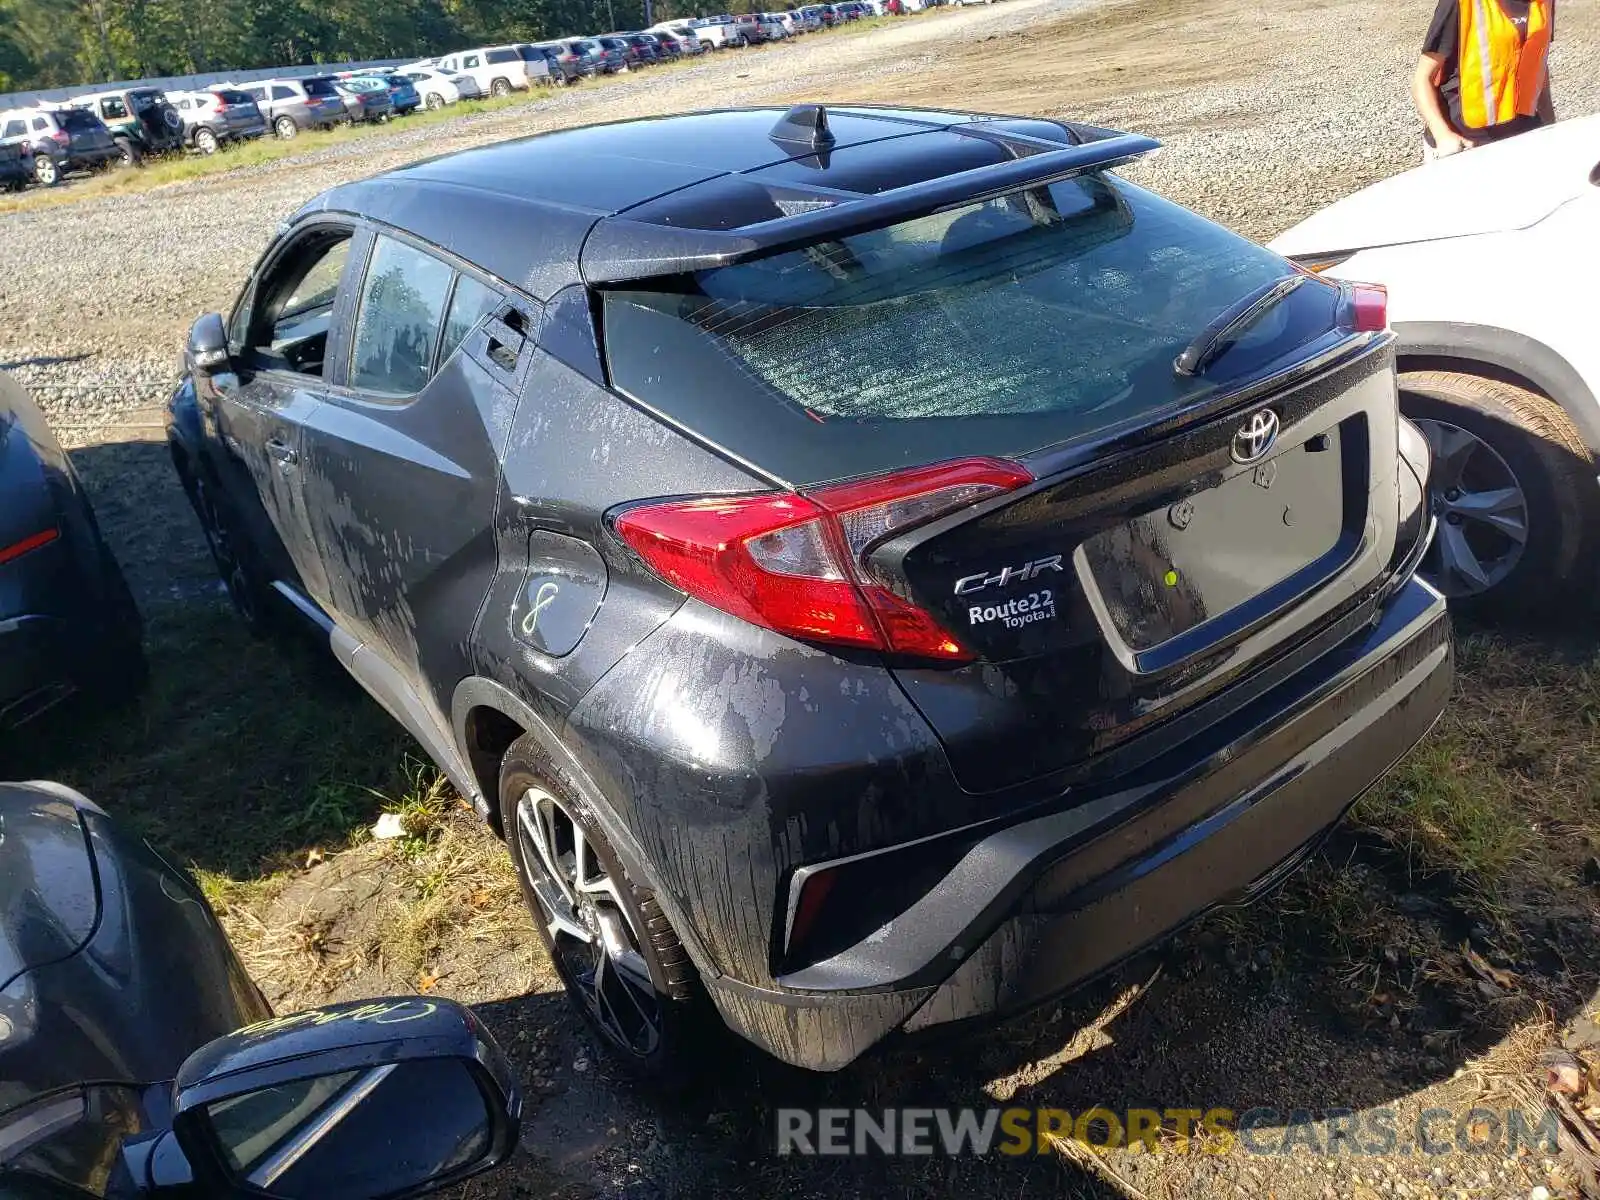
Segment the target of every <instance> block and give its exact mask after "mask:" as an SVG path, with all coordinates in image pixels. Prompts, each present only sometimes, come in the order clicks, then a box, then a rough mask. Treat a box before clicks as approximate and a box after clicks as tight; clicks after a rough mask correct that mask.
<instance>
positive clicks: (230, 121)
mask: <svg viewBox="0 0 1600 1200" xmlns="http://www.w3.org/2000/svg"><path fill="white" fill-rule="evenodd" d="M216 96H217V99H218V100H219V101H220V102H221V105H222V108H221V111H222V119H223V120H224V121H226V122H227V125H228V129H229V131H230V132H233V133H250V132H252V131H253V130H256V129H259V128H260V127H261V123H262V121H261V108H260V106H259V105H257V104H256V101H255V97H254V96H252V95H250V93H249V92H239V91H234V90H232V89H228V90H225V91H219V92H217V93H216Z"/></svg>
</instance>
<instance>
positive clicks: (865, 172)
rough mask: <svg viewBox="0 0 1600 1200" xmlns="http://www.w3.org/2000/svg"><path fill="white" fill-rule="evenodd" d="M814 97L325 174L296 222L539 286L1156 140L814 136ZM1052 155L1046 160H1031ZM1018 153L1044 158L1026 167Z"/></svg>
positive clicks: (677, 266) (1017, 124)
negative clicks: (356, 176) (402, 242)
mask: <svg viewBox="0 0 1600 1200" xmlns="http://www.w3.org/2000/svg"><path fill="white" fill-rule="evenodd" d="M817 112H818V110H817V109H816V108H814V107H808V106H802V107H801V108H796V109H793V110H786V109H783V108H778V107H774V108H744V109H728V110H719V111H712V112H700V113H688V114H681V115H676V116H665V117H654V118H646V119H642V120H632V121H620V122H614V123H611V124H604V125H590V126H581V127H577V128H570V129H563V130H557V131H554V132H550V133H543V134H537V135H534V136H532V137H526V138H521V139H517V140H513V141H507V142H500V143H497V144H494V145H490V146H483V147H478V148H475V149H470V150H463V151H460V152H458V153H455V154H450V155H446V156H443V157H440V158H434V159H429V160H425V161H423V162H419V163H413V164H410V165H408V166H403V167H399V168H396V169H395V170H392V171H388V172H385V173H383V174H381V175H377V176H374V177H373V178H370V179H366V180H361V181H359V182H355V183H348V184H344V185H341V186H339V187H335V188H332V189H330V190H329V191H327V192H324V193H323V194H322V195H320V196H318V197H317V198H316V199H314V200H313V201H311V203H310V204H308V205H307V206H306V207H305V208H304V209H302V210H301V211H300V213H299V214H297V215H296V218H295V220H297V221H298V220H303V219H305V218H307V217H309V216H312V215H314V214H318V213H330V212H338V213H350V214H355V215H359V216H364V217H368V218H371V219H373V220H375V221H379V222H382V223H385V224H389V225H392V226H395V227H396V228H399V229H401V230H405V231H408V232H410V233H412V234H413V235H415V236H417V237H420V238H422V239H423V240H425V241H428V242H432V243H434V244H436V245H438V246H440V247H442V248H443V249H445V250H447V251H449V252H451V253H453V254H455V255H457V256H459V257H460V258H462V259H465V260H466V261H467V262H470V263H473V264H474V265H476V266H478V267H479V268H481V269H483V270H485V271H488V272H489V273H491V274H493V275H495V276H498V277H499V278H501V279H503V280H505V281H506V282H508V283H510V284H513V285H515V286H517V287H519V288H521V289H523V290H524V291H527V292H528V293H529V294H530V295H533V296H534V297H536V298H539V299H547V298H548V297H550V296H552V295H554V294H555V292H557V291H559V290H560V289H561V288H563V287H566V286H569V285H572V284H576V283H582V282H585V281H587V282H590V283H595V282H610V281H617V280H621V279H632V278H644V277H649V276H657V275H664V274H673V273H677V272H678V271H682V270H691V269H700V268H702V267H704V266H706V265H716V264H717V263H718V262H720V261H722V257H727V256H730V255H731V256H733V257H734V258H736V257H738V256H740V255H744V256H748V255H749V254H750V253H751V252H752V251H751V247H752V246H756V245H757V244H758V243H759V244H760V245H767V242H765V241H763V239H769V238H770V237H772V236H776V232H775V231H777V230H778V229H779V227H783V228H784V229H788V228H789V227H790V226H792V225H794V223H795V222H796V221H799V222H800V223H801V224H804V223H805V221H806V218H807V217H809V218H811V222H810V223H811V225H813V226H815V225H817V223H818V222H819V221H824V222H825V221H827V220H833V219H835V218H837V217H838V215H839V214H842V213H844V212H845V211H846V210H847V209H848V210H849V212H850V213H851V215H852V218H853V217H854V215H855V214H857V213H861V214H865V213H866V212H867V211H868V210H869V209H871V210H873V211H885V210H884V209H883V205H884V202H885V196H886V194H887V193H890V192H893V193H894V197H895V198H896V199H897V200H898V201H900V202H902V203H904V202H909V201H910V199H911V197H912V193H913V192H916V190H917V189H918V188H921V189H922V191H923V192H926V191H927V187H928V186H929V185H930V183H932V182H937V181H948V182H946V183H944V184H943V186H944V190H945V191H946V192H948V193H949V194H950V195H957V196H958V195H975V194H976V191H974V190H971V189H969V190H967V191H963V188H965V187H966V185H967V182H968V181H969V180H970V181H972V183H971V188H972V189H979V190H981V189H982V188H983V187H984V186H986V184H985V182H983V181H979V180H977V178H976V177H977V176H979V175H983V174H985V173H989V174H990V175H992V180H991V181H989V182H988V183H987V186H989V187H993V186H994V184H995V183H999V182H1001V181H1002V180H1010V181H1012V183H1011V186H1013V187H1016V186H1022V184H1020V183H1016V182H1015V180H1016V179H1021V178H1023V177H1024V176H1025V175H1027V173H1028V172H1029V171H1034V173H1035V174H1037V173H1038V170H1042V169H1043V167H1044V165H1050V164H1055V163H1057V162H1059V163H1060V165H1061V168H1062V169H1061V170H1060V171H1059V172H1058V173H1057V174H1056V176H1055V177H1056V178H1060V177H1063V176H1064V175H1066V174H1068V173H1071V170H1072V169H1073V168H1072V167H1071V163H1070V162H1069V161H1068V160H1069V159H1070V160H1071V161H1072V162H1076V161H1077V159H1076V158H1073V156H1072V155H1071V154H1065V153H1064V152H1066V151H1068V150H1074V151H1082V153H1081V154H1079V155H1078V158H1082V159H1083V160H1084V161H1085V162H1087V161H1089V160H1091V159H1092V160H1093V163H1094V165H1110V164H1112V163H1113V162H1116V161H1126V160H1127V159H1128V158H1130V157H1133V156H1135V155H1137V154H1141V153H1145V152H1147V151H1149V150H1151V149H1154V148H1155V147H1156V145H1157V143H1155V142H1153V141H1150V140H1149V139H1146V138H1137V137H1133V136H1131V135H1121V134H1115V133H1113V132H1112V131H1109V130H1097V129H1093V128H1091V127H1089V126H1080V125H1072V124H1068V123H1064V122H1056V121H1045V120H1035V119H1030V118H1015V117H995V116H991V115H988V114H980V113H963V112H941V111H932V110H912V109H893V108H873V107H863V106H852V107H848V108H845V107H839V108H829V109H827V110H826V113H825V114H824V116H823V117H822V118H821V119H822V120H823V122H824V129H825V133H824V136H825V137H827V138H828V139H830V140H828V141H827V142H826V143H825V144H819V143H817V142H814V141H807V140H804V139H805V138H807V137H810V136H811V133H810V129H811V126H810V125H808V124H807V123H808V122H813V121H815V120H816V119H817V118H816V113H817ZM797 130H800V131H804V132H803V134H802V133H800V132H797ZM1088 142H1098V143H1100V148H1099V149H1096V148H1095V147H1093V146H1089V145H1086V144H1085V143H1088ZM1113 151H1116V152H1118V153H1121V157H1120V158H1117V157H1116V156H1115V154H1114V153H1113ZM1052 153H1053V154H1054V157H1052V158H1050V159H1049V163H1048V164H1046V162H1045V160H1044V159H1037V156H1039V155H1041V154H1052ZM1030 158H1034V159H1036V161H1037V162H1038V163H1039V164H1041V165H1040V166H1039V167H1038V168H1037V169H1035V168H1033V167H1029V166H1028V165H1027V163H1026V161H1025V160H1027V159H1030ZM1076 169H1086V168H1084V167H1081V166H1080V167H1078V168H1076ZM956 176H960V178H953V177H956ZM919 195H920V193H919ZM874 200H876V201H877V202H878V203H876V205H874V204H873V203H865V204H863V203H861V202H871V201H874ZM820 210H833V212H834V214H835V215H834V217H833V218H830V217H827V216H826V214H824V213H822V212H821V211H820ZM780 218H783V219H780ZM883 223H888V221H887V220H886V221H885V222H883ZM719 256H722V257H719ZM732 260H733V259H732V258H729V259H728V261H732Z"/></svg>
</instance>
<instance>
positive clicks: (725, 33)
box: [650, 17, 733, 50]
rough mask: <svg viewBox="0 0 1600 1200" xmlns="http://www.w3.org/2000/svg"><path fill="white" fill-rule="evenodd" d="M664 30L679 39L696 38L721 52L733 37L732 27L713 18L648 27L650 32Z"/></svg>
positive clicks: (666, 22) (696, 18)
mask: <svg viewBox="0 0 1600 1200" xmlns="http://www.w3.org/2000/svg"><path fill="white" fill-rule="evenodd" d="M661 29H665V30H666V31H667V32H668V33H673V34H677V35H678V36H679V37H686V38H691V37H692V38H698V39H699V40H700V41H702V42H704V43H705V44H706V45H707V46H709V47H711V49H713V50H721V49H722V48H723V47H725V46H727V45H728V42H729V39H730V38H731V37H732V36H733V25H732V24H731V23H729V22H723V21H718V20H716V19H715V18H713V17H695V18H694V19H692V20H687V21H686V20H677V21H662V22H660V23H659V24H656V25H652V26H650V32H655V31H656V30H661Z"/></svg>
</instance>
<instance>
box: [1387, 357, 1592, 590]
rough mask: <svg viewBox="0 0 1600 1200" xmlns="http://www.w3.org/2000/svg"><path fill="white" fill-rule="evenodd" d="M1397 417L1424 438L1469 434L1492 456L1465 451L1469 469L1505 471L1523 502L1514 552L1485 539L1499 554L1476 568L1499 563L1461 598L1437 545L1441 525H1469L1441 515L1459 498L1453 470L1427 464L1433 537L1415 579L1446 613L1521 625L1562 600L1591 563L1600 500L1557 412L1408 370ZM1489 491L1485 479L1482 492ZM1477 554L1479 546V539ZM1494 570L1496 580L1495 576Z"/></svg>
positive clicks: (1585, 455)
mask: <svg viewBox="0 0 1600 1200" xmlns="http://www.w3.org/2000/svg"><path fill="white" fill-rule="evenodd" d="M1400 410H1401V412H1402V413H1404V414H1405V415H1406V416H1407V417H1409V418H1411V419H1413V420H1416V421H1418V422H1419V423H1422V424H1423V426H1424V429H1425V431H1428V430H1429V423H1432V429H1433V430H1438V429H1445V430H1447V431H1448V428H1449V427H1450V426H1454V427H1455V428H1456V429H1458V430H1462V431H1464V432H1466V433H1468V434H1470V435H1471V436H1472V437H1473V438H1475V439H1477V441H1478V442H1479V443H1481V444H1482V446H1483V447H1487V448H1488V450H1490V451H1492V452H1493V454H1492V455H1491V454H1485V453H1484V452H1483V450H1482V449H1481V448H1476V449H1474V451H1473V453H1474V454H1475V455H1476V456H1477V457H1478V459H1479V461H1480V463H1481V466H1480V467H1479V468H1478V469H1479V470H1484V471H1489V472H1501V471H1504V470H1509V472H1510V474H1511V475H1512V476H1513V477H1514V483H1515V486H1516V487H1518V488H1520V490H1521V492H1522V495H1523V501H1524V503H1523V505H1522V507H1521V510H1520V511H1521V512H1522V513H1524V514H1525V520H1524V521H1523V526H1524V531H1525V536H1524V539H1523V540H1522V541H1521V542H1520V547H1521V548H1520V551H1516V550H1515V542H1516V539H1514V538H1511V539H1506V538H1503V537H1501V538H1498V540H1495V539H1494V537H1491V540H1490V541H1489V543H1488V544H1487V550H1488V551H1490V552H1498V551H1500V550H1501V548H1502V547H1505V548H1506V553H1505V554H1504V555H1500V556H1498V557H1496V558H1494V559H1490V558H1489V556H1488V554H1485V555H1483V556H1482V561H1484V562H1490V561H1493V562H1496V563H1498V564H1500V566H1499V567H1497V568H1496V569H1495V571H1491V572H1486V573H1485V574H1486V577H1493V578H1494V582H1493V583H1492V584H1491V585H1490V586H1488V587H1483V588H1476V589H1474V588H1470V587H1468V588H1466V589H1465V590H1464V588H1463V585H1462V582H1461V581H1462V580H1463V579H1464V578H1465V577H1464V576H1463V575H1461V574H1460V573H1459V572H1442V571H1441V569H1440V565H1441V558H1440V556H1441V553H1442V552H1443V550H1442V548H1441V544H1440V539H1441V538H1442V537H1444V536H1446V535H1447V534H1448V531H1447V529H1446V525H1447V524H1449V525H1454V526H1455V527H1456V528H1457V530H1460V531H1467V530H1471V529H1472V528H1473V527H1474V526H1473V522H1472V521H1471V520H1467V521H1463V520H1462V518H1461V517H1460V515H1459V514H1458V513H1453V512H1452V511H1451V506H1452V505H1453V504H1454V502H1455V501H1456V500H1457V499H1459V498H1460V497H1461V491H1460V490H1459V489H1457V488H1456V487H1455V484H1456V482H1457V480H1456V476H1458V475H1459V473H1460V472H1459V470H1457V469H1456V468H1455V467H1453V466H1452V464H1451V463H1445V462H1439V461H1436V462H1435V463H1434V469H1433V473H1432V475H1431V476H1430V479H1429V491H1430V500H1431V502H1432V504H1433V507H1434V511H1435V513H1436V514H1438V516H1439V521H1440V536H1439V537H1436V538H1435V547H1434V549H1432V550H1430V552H1429V557H1428V561H1426V562H1425V563H1424V565H1423V574H1424V575H1425V576H1427V575H1430V574H1432V575H1433V576H1434V582H1435V583H1436V584H1437V585H1440V586H1441V590H1443V591H1445V592H1446V594H1447V595H1448V596H1449V597H1450V604H1451V607H1453V608H1456V609H1457V610H1459V611H1461V612H1465V613H1471V614H1473V615H1477V616H1485V617H1513V616H1517V617H1522V618H1524V619H1526V618H1527V617H1529V616H1533V615H1536V614H1548V613H1550V612H1552V611H1553V610H1555V609H1558V608H1560V607H1562V606H1563V605H1564V604H1565V603H1566V602H1568V601H1570V600H1571V599H1572V598H1573V595H1572V584H1573V582H1574V581H1575V578H1576V576H1577V575H1578V574H1579V573H1580V572H1584V573H1585V576H1586V564H1591V563H1592V562H1593V561H1594V554H1595V550H1596V541H1597V540H1600V539H1597V530H1600V495H1597V494H1596V492H1597V488H1596V485H1595V463H1594V459H1593V457H1592V456H1591V454H1590V453H1589V450H1588V447H1587V446H1585V444H1584V441H1583V438H1582V437H1581V436H1580V435H1579V433H1578V430H1577V427H1576V426H1574V425H1573V423H1572V420H1571V418H1570V417H1568V416H1567V414H1566V413H1565V412H1564V411H1562V409H1561V406H1560V405H1559V404H1557V403H1556V402H1555V401H1554V400H1551V399H1549V398H1548V397H1545V396H1541V395H1538V394H1537V393H1534V392H1530V391H1528V390H1526V389H1525V388H1520V387H1517V386H1515V385H1513V384H1509V383H1502V382H1500V381H1498V380H1494V379H1484V378H1480V377H1478V376H1473V375H1463V374H1457V373H1454V372H1448V371H1417V372H1407V373H1406V374H1403V375H1401V376H1400ZM1435 449H1436V454H1437V447H1436V448H1435ZM1469 469H1472V468H1469ZM1492 486H1493V482H1492V480H1491V481H1489V482H1488V483H1487V484H1486V485H1485V487H1486V490H1487V488H1489V487H1492ZM1500 490H1503V489H1500ZM1489 533H1490V534H1491V535H1494V531H1493V530H1490V531H1489ZM1461 536H1465V532H1462V534H1461ZM1479 545H1480V547H1482V546H1483V542H1482V541H1481V540H1480V542H1479ZM1513 552H1514V553H1513ZM1502 569H1503V570H1504V574H1503V575H1499V571H1500V570H1502ZM1452 581H1454V582H1455V586H1451V583H1452Z"/></svg>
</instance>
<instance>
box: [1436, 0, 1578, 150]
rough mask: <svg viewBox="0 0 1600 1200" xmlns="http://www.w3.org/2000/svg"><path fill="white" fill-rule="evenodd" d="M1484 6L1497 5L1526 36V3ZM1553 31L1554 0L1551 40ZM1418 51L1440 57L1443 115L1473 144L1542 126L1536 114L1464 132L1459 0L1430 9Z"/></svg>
mask: <svg viewBox="0 0 1600 1200" xmlns="http://www.w3.org/2000/svg"><path fill="white" fill-rule="evenodd" d="M1484 3H1485V4H1498V5H1499V6H1500V10H1501V11H1502V12H1503V13H1505V14H1506V16H1508V17H1510V18H1511V20H1512V21H1514V22H1515V23H1516V26H1517V31H1518V32H1519V33H1520V34H1522V36H1523V37H1526V36H1527V34H1528V8H1529V0H1484ZM1555 32H1556V6H1555V0H1551V2H1550V36H1551V39H1552V40H1554V38H1555ZM1422 52H1423V53H1424V54H1442V55H1444V75H1443V78H1442V80H1441V81H1440V83H1439V96H1440V98H1441V99H1443V101H1444V108H1445V116H1446V117H1448V118H1449V120H1450V124H1451V125H1452V126H1453V127H1454V128H1455V131H1456V132H1457V133H1459V134H1460V135H1461V136H1462V137H1465V138H1470V139H1471V140H1472V141H1475V142H1497V141H1499V140H1500V139H1501V138H1508V137H1511V136H1513V135H1514V134H1518V133H1526V132H1527V131H1528V130H1530V129H1537V128H1538V127H1539V126H1541V125H1543V124H1544V118H1543V117H1540V116H1538V115H1534V116H1531V117H1513V118H1512V119H1511V120H1509V121H1506V122H1505V123H1504V124H1501V125H1492V126H1490V127H1489V128H1488V129H1468V128H1467V124H1466V122H1465V121H1463V120H1462V119H1461V9H1460V0H1439V6H1438V7H1437V8H1435V9H1434V10H1433V22H1432V24H1430V25H1429V26H1428V36H1427V37H1425V38H1423V39H1422ZM1424 136H1425V137H1427V139H1428V144H1429V145H1432V144H1433V138H1432V136H1430V135H1428V134H1427V133H1426V132H1425V133H1424Z"/></svg>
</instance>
